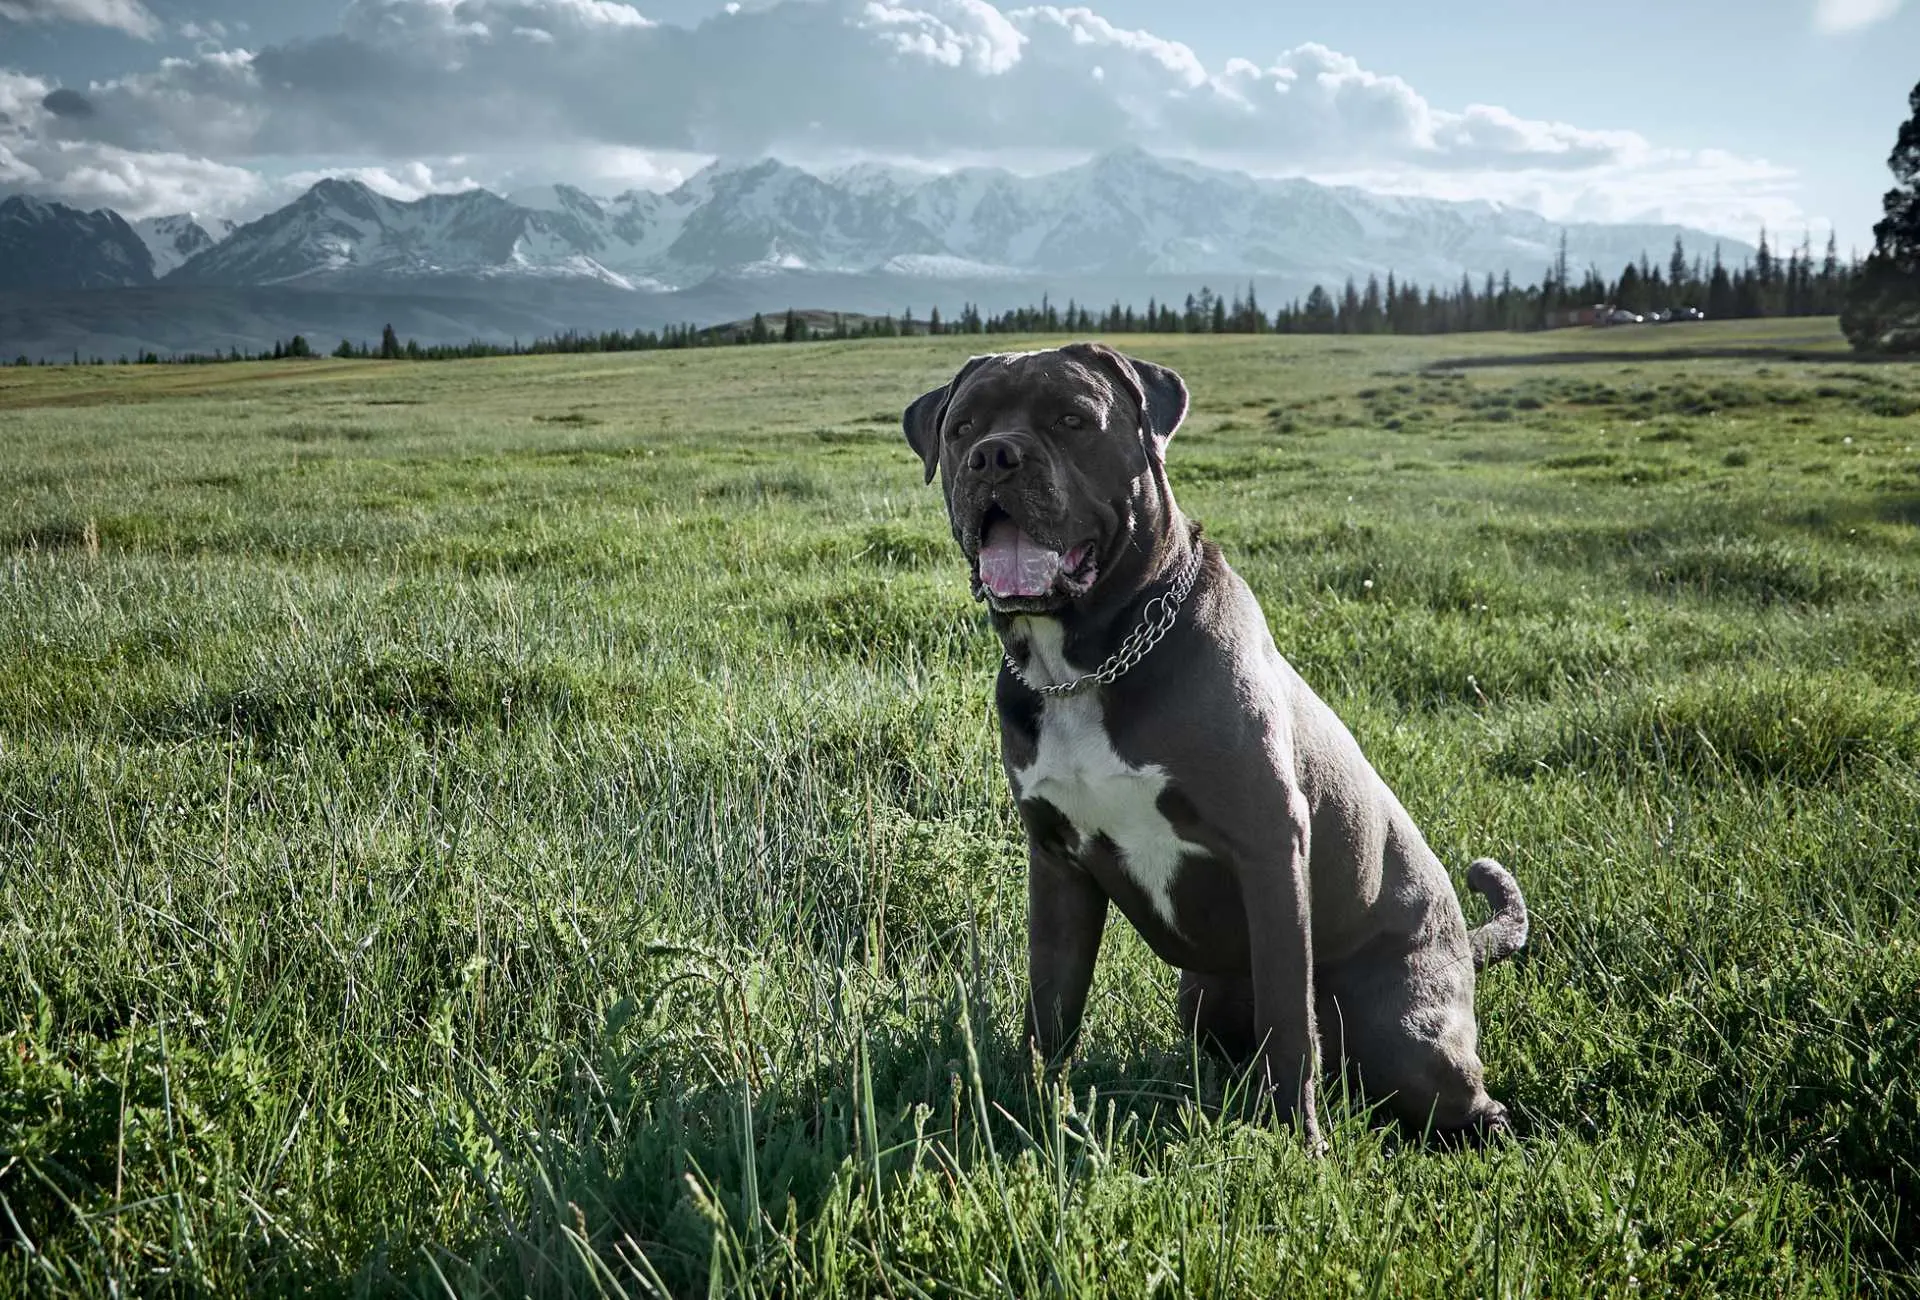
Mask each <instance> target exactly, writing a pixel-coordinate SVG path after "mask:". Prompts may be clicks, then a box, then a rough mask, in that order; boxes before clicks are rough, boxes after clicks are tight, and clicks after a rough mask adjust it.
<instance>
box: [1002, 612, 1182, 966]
mask: <svg viewBox="0 0 1920 1300" xmlns="http://www.w3.org/2000/svg"><path fill="white" fill-rule="evenodd" d="M1030 622H1031V624H1033V625H1034V631H1035V633H1036V635H1035V637H1034V641H1035V642H1036V644H1034V645H1033V650H1034V652H1035V653H1034V655H1033V657H1032V659H1030V660H1029V662H1030V663H1032V664H1035V665H1036V666H1037V665H1039V664H1040V663H1043V662H1044V663H1045V665H1046V667H1047V668H1048V669H1058V670H1059V674H1058V675H1059V676H1060V677H1067V676H1077V675H1078V674H1077V673H1076V672H1074V671H1073V670H1072V668H1071V666H1070V665H1068V664H1067V663H1066V661H1065V659H1064V658H1063V657H1062V656H1061V655H1060V654H1059V643H1058V635H1059V634H1058V627H1059V624H1057V623H1054V622H1053V620H1051V619H1032V620H1030ZM1049 624H1050V625H1051V627H1052V629H1053V634H1052V637H1051V638H1046V637H1045V633H1043V632H1041V628H1043V627H1045V626H1046V625H1049ZM1043 639H1048V640H1051V641H1052V644H1051V645H1043V644H1038V643H1039V642H1041V641H1042V640H1043ZM1013 780H1014V794H1015V796H1016V797H1018V798H1021V799H1045V800H1046V801H1047V802H1048V803H1050V804H1052V805H1053V806H1054V807H1055V808H1058V809H1059V810H1060V814H1061V816H1063V817H1065V818H1066V819H1067V821H1068V822H1069V823H1071V824H1072V826H1073V829H1074V830H1075V831H1076V832H1077V833H1078V835H1079V837H1080V843H1081V844H1082V845H1085V844H1087V843H1089V842H1091V841H1092V840H1093V839H1095V838H1096V837H1097V836H1101V835H1105V836H1106V837H1107V838H1108V839H1109V840H1111V841H1113V844H1114V847H1115V848H1116V849H1117V850H1118V856H1119V859H1120V865H1121V867H1122V868H1123V869H1124V870H1125V871H1126V873H1127V876H1128V877H1129V878H1130V879H1131V880H1132V881H1133V883H1134V884H1135V885H1136V886H1137V887H1138V888H1139V890H1140V892H1141V893H1143V894H1145V895H1146V897H1147V900H1148V901H1149V902H1150V903H1151V904H1152V906H1153V910H1154V912H1155V913H1157V914H1158V915H1159V917H1160V919H1161V921H1162V922H1164V923H1165V924H1166V927H1167V928H1168V929H1169V930H1171V931H1173V932H1174V933H1175V934H1178V933H1180V927H1179V924H1178V921H1177V918H1176V916H1175V914H1174V907H1173V882H1174V880H1175V878H1176V876H1177V875H1178V873H1179V870H1180V862H1181V859H1183V858H1185V857H1187V856H1188V855H1190V854H1203V853H1205V852H1206V850H1205V849H1203V848H1201V847H1200V846H1198V845H1195V844H1190V843H1188V842H1187V841H1185V840H1182V839H1181V838H1180V836H1179V835H1178V834H1177V833H1176V832H1175V831H1174V829H1173V824H1172V823H1171V822H1169V821H1168V820H1167V819H1166V817H1165V816H1163V815H1162V814H1161V812H1160V806H1159V802H1158V800H1159V798H1160V794H1161V792H1162V791H1163V790H1165V789H1166V788H1167V783H1168V777H1167V773H1166V769H1165V768H1162V767H1160V766H1159V765H1157V764H1153V763H1147V764H1144V765H1142V766H1139V767H1135V766H1133V765H1132V764H1130V763H1128V762H1127V761H1126V760H1125V759H1123V758H1121V757H1120V755H1119V754H1118V753H1116V752H1115V751H1114V748H1113V742H1112V741H1111V740H1110V739H1108V736H1107V730H1106V728H1105V727H1104V726H1103V725H1102V724H1101V720H1100V701H1099V700H1098V699H1097V698H1093V697H1091V696H1087V695H1069V696H1063V697H1055V698H1053V699H1049V700H1047V701H1046V703H1045V704H1044V705H1043V706H1042V709H1041V715H1040V740H1039V745H1038V748H1037V749H1036V751H1035V753H1034V756H1033V761H1032V762H1031V763H1029V764H1028V765H1027V766H1026V767H1024V768H1021V769H1020V770H1019V771H1017V772H1015V773H1014V777H1013Z"/></svg>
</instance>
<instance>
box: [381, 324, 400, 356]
mask: <svg viewBox="0 0 1920 1300" xmlns="http://www.w3.org/2000/svg"><path fill="white" fill-rule="evenodd" d="M380 359H381V360H382V361H397V360H399V359H400V336H399V335H398V334H395V333H394V332H393V326H392V325H384V326H382V327H381V329H380Z"/></svg>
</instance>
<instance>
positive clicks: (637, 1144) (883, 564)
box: [0, 322, 1920, 1296]
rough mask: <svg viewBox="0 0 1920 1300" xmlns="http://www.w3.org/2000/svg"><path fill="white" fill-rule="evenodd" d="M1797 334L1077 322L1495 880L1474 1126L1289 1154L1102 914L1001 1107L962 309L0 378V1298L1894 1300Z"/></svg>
mask: <svg viewBox="0 0 1920 1300" xmlns="http://www.w3.org/2000/svg"><path fill="white" fill-rule="evenodd" d="M1824 328H1825V327H1824V326H1822V327H1818V328H1816V327H1814V326H1809V325H1808V324H1807V323H1805V322H1790V323H1785V324H1781V325H1760V326H1734V325H1713V326H1706V327H1698V328H1695V327H1687V332H1686V334H1685V336H1684V337H1685V339H1686V341H1687V343H1688V345H1689V347H1690V348H1700V347H1701V345H1703V344H1704V345H1708V346H1707V347H1706V348H1705V349H1704V350H1705V351H1707V352H1708V353H1709V354H1708V355H1698V354H1696V355H1692V356H1689V357H1688V358H1686V359H1680V360H1676V359H1672V358H1668V357H1663V355H1662V350H1663V349H1664V348H1666V347H1667V346H1668V341H1669V340H1670V339H1672V338H1679V337H1681V335H1680V334H1679V333H1677V331H1678V330H1679V329H1680V327H1675V331H1676V332H1669V331H1632V332H1626V331H1623V332H1621V333H1619V334H1614V335H1599V336H1593V337H1591V338H1587V337H1576V336H1573V335H1570V334H1562V335H1557V336H1554V337H1551V338H1543V339H1530V338H1513V337H1489V338H1465V339H1461V338H1455V339H1440V340H1353V339H1311V340H1306V339H1300V340H1278V339H1252V338H1227V339H1218V340H1205V339H1189V338H1154V339H1137V340H1129V341H1128V342H1130V343H1131V344H1132V345H1133V346H1134V347H1135V348H1137V350H1139V351H1140V352H1142V353H1144V354H1147V355H1150V356H1153V357H1155V358H1156V359H1159V360H1163V361H1167V362H1170V363H1172V364H1174V365H1176V366H1178V367H1179V368H1180V369H1181V370H1182V371H1183V372H1184V373H1185V375H1186V376H1187V378H1188V380H1189V382H1190V383H1191V384H1192V386H1193V388H1194V392H1195V409H1194V413H1193V415H1192V417H1191V418H1190V420H1189V423H1188V425H1187V427H1186V429H1185V430H1183V431H1182V433H1181V434H1180V435H1179V437H1178V438H1176V439H1175V441H1174V443H1173V448H1172V471H1171V472H1172V478H1173V482H1174V485H1175V488H1176V491H1177V492H1178V493H1179V494H1180V497H1181V500H1182V502H1183V504H1184V505H1185V506H1186V507H1187V508H1188V510H1189V511H1190V512H1191V513H1193V514H1195V515H1196V516H1198V517H1199V518H1201V519H1203V520H1204V521H1205V522H1206V523H1207V525H1208V527H1209V529H1210V531H1211V533H1212V535H1213V536H1215V537H1216V538H1217V539H1219V540H1220V541H1221V542H1222V543H1223V544H1224V545H1225V547H1226V548H1227V550H1228V552H1229V555H1230V556H1231V558H1232V559H1233V561H1234V563H1235V564H1236V565H1237V567H1238V568H1239V570H1240V572H1241V573H1243V574H1244V575H1245V576H1246V577H1247V579H1248V580H1249V581H1250V582H1251V583H1252V584H1253V586H1254V588H1255V589H1256V591H1257V592H1258V593H1259V595H1260V597H1261V599H1262V601H1263V602H1264V604H1265V607H1266V610H1267V614H1268V617H1269V620H1270V621H1271V623H1272V625H1273V628H1274V632H1275V635H1276V638H1277V640H1278V641H1279V643H1280V645H1281V647H1282V649H1283V650H1284V651H1285V652H1286V653H1287V654H1288V655H1289V657H1290V658H1291V659H1292V660H1293V661H1294V663H1295V664H1296V665H1297V666H1298V667H1299V668H1300V669H1301V671H1302V672H1303V673H1304V674H1305V676H1306V677H1307V679H1308V680H1309V681H1310V682H1312V683H1313V684H1314V685H1315V686H1316V688H1317V689H1318V690H1319V691H1320V692H1321V694H1322V695H1323V696H1325V697H1326V698H1327V699H1328V700H1329V701H1330V702H1331V703H1332V704H1333V705H1334V707H1335V708H1336V709H1337V710H1338V711H1339V712H1340V714H1341V715H1342V716H1343V717H1344V718H1346V719H1347V720H1348V722H1349V724H1350V725H1351V727H1352V728H1353V730H1354V731H1355V733H1356V735H1357V736H1358V737H1359V739H1360V741H1361V743H1362V745H1363V746H1364V747H1365V748H1366V750H1367V751H1368V753H1369V755H1370V756H1371V757H1372V759H1373V761H1374V763H1375V764H1376V766H1378V767H1379V768H1380V770H1381V771H1382V773H1383V775H1385V776H1386V778H1387V779H1388V780H1389V782H1390V783H1391V784H1392V785H1393V786H1394V787H1395V789H1396V790H1397V791H1398V793H1399V794H1400V796H1401V798H1402V799H1403V801H1404V802H1405V803H1406V804H1407V805H1408V806H1409V807H1410V808H1411V809H1412V811H1413V812H1414V814H1415V816H1416V818H1417V819H1418V820H1419V821H1420V822H1421V824H1422V825H1423V826H1424V828H1425V829H1426V831H1427V834H1428V836H1429V838H1430V840H1431V841H1432V842H1433V844H1434V845H1435V847H1436V849H1437V850H1438V851H1439V852H1440V854H1441V856H1442V857H1443V859H1445V860H1446V861H1447V862H1448V864H1449V865H1450V866H1451V867H1453V868H1454V869H1455V870H1456V871H1459V870H1462V869H1464V866H1465V864H1466V862H1467V861H1468V860H1469V858H1471V857H1473V856H1475V855H1477V854H1482V853H1490V854H1493V855H1495V856H1498V857H1500V858H1501V859H1502V860H1503V861H1504V862H1506V863H1507V865H1508V866H1509V867H1511V868H1512V869H1513V870H1514V871H1515V873H1516V874H1517V875H1518V877H1519V878H1520V880H1521V881H1522V883H1523V885H1524V886H1525V888H1526V890H1527V894H1528V898H1529V901H1530V903H1531V904H1532V907H1533V909H1534V915H1535V926H1536V928H1535V934H1534V939H1533V944H1532V947H1531V948H1530V950H1529V952H1528V953H1527V954H1526V955H1524V956H1523V957H1522V958H1521V959H1519V960H1518V961H1517V962H1516V963H1514V964H1512V965H1509V966H1504V967H1501V968H1498V969H1497V970H1495V971H1493V972H1491V973H1490V974H1489V975H1488V976H1487V977H1486V978H1485V979H1484V981H1483V983H1482V986H1481V995H1480V1014H1481V1024H1482V1029H1483V1036H1484V1037H1483V1042H1484V1054H1485V1056H1486V1058H1487V1061H1488V1067H1489V1073H1490V1079H1489V1083H1490V1086H1491V1089H1492V1091H1493V1092H1494V1094H1495V1095H1496V1096H1499V1097H1501V1098H1503V1099H1505V1100H1507V1101H1508V1102H1509V1103H1510V1104H1512V1105H1513V1107H1514V1109H1515V1112H1516V1115H1517V1117H1518V1119H1519V1121H1520V1123H1521V1126H1522V1130H1523V1137H1522V1139H1521V1140H1520V1141H1518V1142H1516V1143H1514V1144H1511V1145H1509V1146H1506V1147H1503V1148H1500V1149H1497V1150H1494V1151H1491V1152H1488V1153H1485V1154H1450V1153H1445V1152H1438V1151H1428V1150H1424V1149H1421V1148H1420V1147H1418V1146H1417V1145H1407V1144H1404V1143H1401V1142H1398V1141H1396V1140H1395V1139H1394V1137H1393V1136H1392V1135H1391V1134H1390V1133H1387V1132H1383V1131H1381V1130H1379V1129H1377V1128H1375V1127H1373V1126H1371V1125H1370V1124H1369V1123H1368V1117H1367V1115H1366V1114H1365V1112H1364V1111H1363V1110H1362V1109H1361V1108H1359V1107H1358V1105H1357V1104H1354V1103H1351V1102H1349V1101H1347V1100H1345V1099H1341V1098H1337V1097H1336V1098H1333V1099H1332V1100H1331V1101H1329V1103H1328V1106H1329V1115H1328V1118H1327V1121H1326V1127H1327V1130H1328V1133H1329V1136H1330V1138H1331V1143H1332V1146H1331V1153H1330V1154H1329V1155H1328V1156H1327V1157H1326V1158H1324V1159H1320V1160H1314V1159H1310V1158H1308V1157H1307V1156H1306V1155H1305V1154H1304V1153H1303V1152H1302V1151H1301V1150H1300V1149H1299V1147H1298V1145H1297V1143H1296V1142H1295V1141H1294V1140H1293V1139H1292V1138H1291V1137H1290V1136H1288V1135H1287V1134H1286V1133H1284V1132H1280V1131H1276V1130H1274V1129H1272V1128H1270V1127H1268V1126H1267V1125H1265V1124H1264V1123H1262V1122H1261V1121H1260V1117H1259V1115H1258V1114H1257V1113H1253V1112H1254V1111H1255V1110H1256V1108H1252V1107H1250V1105H1249V1103H1248V1100H1247V1098H1246V1096H1245V1090H1244V1088H1242V1087H1241V1086H1240V1084H1239V1083H1238V1081H1236V1080H1234V1079H1233V1078H1231V1077H1228V1076H1225V1075H1223V1074H1222V1073H1221V1072H1220V1071H1219V1070H1218V1069H1216V1068H1215V1067H1213V1066H1212V1065H1210V1064H1208V1063H1205V1062H1195V1061H1194V1060H1193V1059H1192V1058H1191V1056H1190V1054H1189V1053H1188V1051H1187V1049H1186V1047H1185V1045H1184V1044H1183V1043H1182V1041H1181V1039H1180V1037H1179V1035H1178V1033H1177V1030H1176V1026H1175V1023H1174V1017H1173V1008H1172V973H1171V972H1170V971H1168V970H1166V969H1165V968H1163V967H1162V966H1161V965H1160V964H1159V963H1158V962H1157V961H1155V960H1154V959H1153V958H1152V957H1151V955H1150V954H1148V953H1147V952H1146V950H1145V949H1144V947H1143V946H1142V945H1141V944H1140V943H1139V942H1138V941H1137V939H1135V938H1134V936H1133V935H1132V934H1131V933H1130V932H1129V931H1127V930H1126V928H1125V927H1124V924H1116V928H1115V929H1114V930H1113V932H1112V933H1111V934H1110V935H1109V938H1108V943H1107V948H1106V952H1105V953H1104V955H1103V958H1102V964H1101V968H1100V974H1099V977H1098V981H1097V984H1096V989H1095V997H1094V1003H1093V1006H1092V1009H1091V1012H1090V1016H1089V1026H1088V1031H1089V1032H1088V1037H1087V1040H1086V1044H1085V1047H1084V1050H1083V1053H1082V1056H1081V1059H1080V1060H1079V1062H1078V1063H1077V1064H1076V1066H1075V1068H1074V1070H1073V1072H1072V1073H1071V1075H1070V1077H1069V1079H1068V1080H1067V1082H1066V1084H1065V1086H1063V1087H1055V1086H1051V1085H1046V1084H1043V1083H1038V1082H1036V1081H1035V1080H1034V1078H1033V1076H1032V1074H1031V1072H1030V1069H1029V1067H1028V1065H1027V1063H1026V1062H1025V1061H1024V1060H1023V1059H1022V1058H1021V1056H1020V1055H1019V1053H1018V1052H1017V1051H1016V1050H1015V1046H1014V1043H1013V1041H1012V1038H1013V1034H1012V1026H1014V1025H1015V1024H1017V1021H1018V1016H1017V1007H1018V999H1019V996H1020V985H1021V981H1022V978H1023V965H1024V961H1023V953H1024V942H1025V936H1024V916H1023V907H1022V899H1023V886H1022V875H1021V873H1022V848H1021V841H1020V837H1019V834H1018V831H1017V828H1016V824H1015V822H1014V820H1013V816H1012V812H1011V809H1010V807H1009V806H1008V800H1007V796H1006V793H1005V790H1004V788H1003V782H1002V778H1001V776H1000V774H999V770H998V758H997V753H996V742H995V736H994V731H993V726H992V720H991V716H990V707H989V703H988V698H989V688H990V683H991V680H992V675H993V672H994V670H995V663H996V651H995V647H994V644H993V642H992V639H991V636H990V635H989V634H988V633H987V631H986V630H985V625H984V622H983V620H982V618H981V616H980V614H979V611H978V610H977V608H976V607H975V606H973V605H972V604H971V603H970V602H969V600H968V599H967V595H966V591H965V586H964V580H963V574H962V571H961V570H960V568H959V566H958V564H957V561H956V559H955V555H954V553H953V552H952V550H951V544H950V542H949V541H948V540H947V537H946V532H945V525H944V520H943V519H942V517H941V514H940V511H939V506H938V498H937V494H936V493H935V492H933V491H932V490H930V489H923V488H922V487H921V485H920V474H919V468H918V465H917V463H916V462H915V461H914V459H913V457H912V456H911V454H910V453H909V452H908V451H907V449H906V447H905V446H904V444H903V443H902V442H900V441H899V436H898V433H897V431H896V426H895V420H896V417H897V412H898V411H899V410H900V408H901V407H902V406H903V404H904V403H905V402H906V401H907V400H909V399H910V398H911V397H912V396H914V395H916V394H917V393H919V392H920V391H922V390H923V389H924V388H926V387H928V386H931V385H932V384H933V383H936V382H938V381H939V380H941V379H943V378H945V377H946V375H948V374H949V373H950V372H951V371H952V369H953V368H954V367H955V365H956V364H957V361H958V360H959V359H960V358H961V357H963V356H964V355H965V354H966V352H967V351H968V346H969V345H968V341H966V340H901V341H889V342H884V343H863V344H851V345H843V344H816V345H806V346H796V347H785V348H763V349H751V350H747V349H741V350H715V351H711V352H703V353H694V354H672V355H668V354H652V355H630V356H617V357H558V358H536V359H518V360H502V361H481V362H468V363H456V364H447V365H433V366H428V365H382V364H379V363H352V362H331V361H324V362H313V363H311V364H305V365H284V364H282V365H269V364H259V365H238V366H223V367H217V368H208V369H204V370H199V369H196V370H186V369H180V370H173V369H165V368H162V369H159V370H153V369H147V370H137V369H130V370H129V369H123V370H107V371H96V370H88V369H77V370H74V369H57V370H28V371H19V370H0V1242H4V1243H6V1244H5V1245H0V1292H7V1293H17V1294H29V1293H30V1294H35V1295H105V1294H109V1293H119V1294H125V1293H129V1292H140V1293H147V1292H167V1293H182V1294H185V1293H226V1294H237V1293H241V1292H248V1293H262V1292H264V1293H293V1292H303V1293H322V1294H357V1293H390V1292H395V1291H400V1292H414V1293H420V1294H432V1293H441V1294H444V1293H447V1292H452V1293H457V1294H461V1295H518V1294H537V1295H548V1294H581V1295H584V1294H596V1295H603V1294H604V1295H618V1294H631V1295H649V1294H657V1293H663V1292H664V1293H672V1294H698V1293H713V1294H789V1295H793V1294H806V1295H871V1294H886V1295H942V1296H947V1295H954V1296H959V1295H1007V1294H1013V1295H1031V1294H1042V1293H1046V1294H1062V1295H1122V1296H1136V1295H1164V1296H1185V1295H1196V1296H1200V1295H1206V1296H1225V1295H1241V1294H1262V1295H1272V1294H1310V1295H1316V1296H1317V1295H1325V1294H1353V1295H1416V1294H1420V1295H1425V1294H1431V1295H1444V1296H1458V1295H1463V1294H1484V1295H1502V1296H1505V1295H1514V1296H1520V1295H1536V1294H1552V1295H1588V1294H1607V1295H1618V1294H1626V1293H1633V1292H1639V1293H1647V1294H1716V1295H1720V1294H1725V1295H1763V1296H1782V1295H1852V1294H1858V1293H1861V1292H1868V1293H1873V1292H1880V1293H1896V1292H1900V1291H1902V1290H1904V1289H1905V1288H1906V1287H1908V1286H1909V1285H1910V1284H1911V1270H1912V1268H1913V1267H1914V1263H1915V1257H1916V1253H1917V1252H1920V1227H1917V1226H1916V1218H1915V1215H1916V1210H1920V1205H1917V1204H1916V1199H1917V1198H1920V1170H1917V1169H1916V1162H1917V1161H1920V1156H1916V1154H1915V1153H1916V1152H1920V920H1917V919H1916V911H1915V909H1914V907H1913V900H1914V898H1915V896H1916V893H1920V739H1917V737H1920V598H1917V597H1920V531H1917V530H1920V426H1917V425H1916V424H1915V422H1914V421H1913V419H1912V413H1913V411H1914V410H1915V409H1916V403H1920V372H1916V371H1915V370H1913V369H1912V368H1901V367H1896V366H1863V365H1856V364H1853V363H1851V362H1850V361H1848V359H1847V358H1846V356H1845V354H1844V353H1842V352H1840V351H1839V350H1838V348H1837V346H1836V345H1835V344H1834V343H1833V342H1831V341H1827V342H1823V341H1822V338H1821V336H1820V330H1821V329H1824ZM1007 342H1008V344H1009V345H1010V346H1018V344H1017V343H1016V342H1015V341H1011V340H1009V341H1007ZM1570 343H1571V344H1577V345H1578V346H1579V347H1580V348H1582V349H1585V351H1583V352H1577V353H1574V354H1570V355H1562V354H1563V353H1564V352H1565V350H1566V349H1567V348H1568V347H1569V346H1570ZM1549 350H1551V353H1550V351H1549ZM1543 358H1544V360H1543ZM1455 360H1467V361H1470V362H1472V363H1473V364H1471V365H1467V366H1454V365H1439V364H1436V363H1441V362H1448V361H1455Z"/></svg>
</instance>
